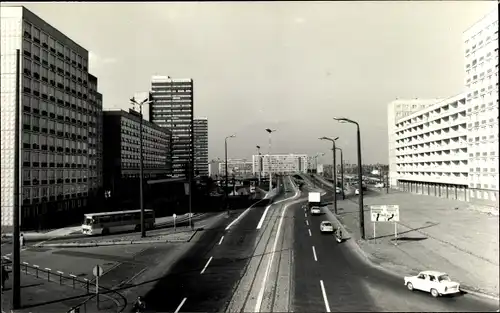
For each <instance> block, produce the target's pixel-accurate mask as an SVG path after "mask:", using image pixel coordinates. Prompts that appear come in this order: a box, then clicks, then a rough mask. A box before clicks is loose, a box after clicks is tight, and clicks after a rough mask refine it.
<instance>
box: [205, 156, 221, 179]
mask: <svg viewBox="0 0 500 313" xmlns="http://www.w3.org/2000/svg"><path fill="white" fill-rule="evenodd" d="M221 162H222V161H221V160H220V159H216V160H212V161H210V162H209V163H208V176H210V177H212V178H215V177H218V176H219V164H220V163H221Z"/></svg>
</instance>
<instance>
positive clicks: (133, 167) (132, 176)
mask: <svg viewBox="0 0 500 313" xmlns="http://www.w3.org/2000/svg"><path fill="white" fill-rule="evenodd" d="M140 120H141V116H140V114H139V113H138V112H136V111H134V110H129V112H126V111H123V110H110V111H104V132H103V144H104V188H105V190H106V191H110V192H111V196H112V197H114V198H127V199H128V198H130V197H131V196H132V195H134V194H137V193H138V187H137V186H138V185H137V184H138V179H139V173H140V171H139V166H140V163H139V162H140V141H139V138H140V133H139V132H140V127H139V125H140ZM142 136H143V140H142V142H143V160H144V161H143V164H144V165H143V166H144V167H143V169H144V180H145V181H146V180H150V179H159V178H165V177H167V176H168V175H169V174H170V173H171V169H172V164H171V161H170V159H169V158H168V155H169V154H170V149H171V136H172V134H171V132H170V130H168V129H167V128H165V127H160V126H158V125H156V124H154V123H151V122H148V121H143V134H142Z"/></svg>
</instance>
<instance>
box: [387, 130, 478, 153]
mask: <svg viewBox="0 0 500 313" xmlns="http://www.w3.org/2000/svg"><path fill="white" fill-rule="evenodd" d="M467 135H468V132H467V130H466V129H465V128H461V129H460V130H456V131H448V132H441V133H440V134H434V135H423V136H415V137H414V138H411V139H396V144H395V148H405V147H408V148H410V147H413V146H417V145H422V144H437V145H439V143H438V142H440V141H445V140H447V141H456V140H453V139H454V138H460V137H462V138H465V137H466V136H467ZM458 140H460V139H458ZM462 141H465V139H462Z"/></svg>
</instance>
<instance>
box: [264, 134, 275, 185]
mask: <svg viewBox="0 0 500 313" xmlns="http://www.w3.org/2000/svg"><path fill="white" fill-rule="evenodd" d="M275 131H276V129H270V128H266V132H268V133H269V151H268V159H267V164H268V168H269V192H271V190H272V189H273V176H272V172H271V134H272V133H273V132H275ZM276 188H278V180H276Z"/></svg>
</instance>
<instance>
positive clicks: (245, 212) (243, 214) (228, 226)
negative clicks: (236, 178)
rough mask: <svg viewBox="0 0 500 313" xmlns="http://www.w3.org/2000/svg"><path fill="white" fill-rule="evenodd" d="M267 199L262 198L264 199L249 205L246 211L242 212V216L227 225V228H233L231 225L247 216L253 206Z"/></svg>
mask: <svg viewBox="0 0 500 313" xmlns="http://www.w3.org/2000/svg"><path fill="white" fill-rule="evenodd" d="M263 200H265V199H262V200H259V201H257V202H255V203H254V204H252V205H251V206H249V207H248V208H247V209H246V210H245V211H243V213H241V214H240V216H238V217H237V218H235V219H234V221H232V222H231V223H230V224H229V225H227V227H226V230H228V229H229V228H231V226H233V225H234V224H236V223H237V222H238V221H239V220H240V219H241V218H242V217H243V216H245V215H246V214H247V213H248V211H250V209H251V208H253V206H254V205H256V204H257V203H259V202H261V201H263Z"/></svg>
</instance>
